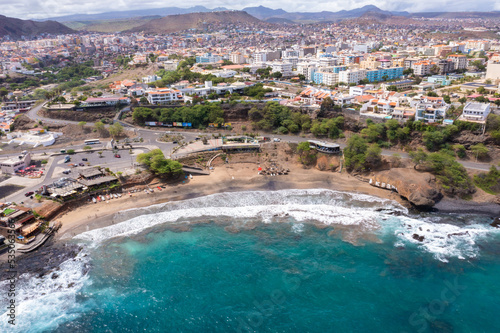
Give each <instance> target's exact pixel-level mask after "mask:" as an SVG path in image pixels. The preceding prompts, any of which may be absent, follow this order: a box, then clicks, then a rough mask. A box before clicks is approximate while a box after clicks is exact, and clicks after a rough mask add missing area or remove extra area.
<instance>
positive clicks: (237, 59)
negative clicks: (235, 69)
mask: <svg viewBox="0 0 500 333" xmlns="http://www.w3.org/2000/svg"><path fill="white" fill-rule="evenodd" d="M229 61H231V62H232V63H233V64H244V63H245V57H244V56H243V54H241V52H233V53H231V55H230V56H229Z"/></svg>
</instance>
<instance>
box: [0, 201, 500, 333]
mask: <svg viewBox="0 0 500 333" xmlns="http://www.w3.org/2000/svg"><path fill="white" fill-rule="evenodd" d="M266 195H267V194H266ZM276 195H277V196H278V198H276V197H275V196H271V197H266V196H265V195H264V197H263V196H262V195H259V194H242V195H241V196H240V197H239V198H238V200H237V201H231V202H228V201H227V200H221V199H227V197H224V196H222V197H221V196H213V197H210V198H208V197H207V198H203V199H193V200H190V201H188V202H184V203H175V204H168V205H162V206H157V207H154V208H148V211H147V212H146V211H139V212H134V213H131V214H132V215H131V216H127V218H128V217H130V218H129V219H127V220H125V221H124V222H123V223H122V224H117V225H115V226H112V227H110V228H108V229H105V230H100V231H91V232H89V233H87V234H84V235H82V237H81V238H80V240H79V241H84V242H85V244H87V245H86V246H87V248H86V250H84V251H83V252H82V254H81V255H80V256H79V257H78V258H77V260H75V261H72V262H71V263H67V265H66V266H64V267H62V268H61V269H60V270H59V275H60V276H58V277H57V278H55V279H53V278H51V277H50V276H49V277H47V279H46V280H43V281H41V280H40V279H38V280H36V279H35V278H33V277H32V278H31V279H30V280H28V281H29V283H31V286H33V285H36V283H38V284H39V285H40V287H37V288H42V289H43V288H45V289H44V290H46V292H45V293H46V294H45V295H41V292H39V293H38V294H36V293H33V294H32V295H31V296H29V295H28V296H25V299H26V301H25V304H26V307H25V311H26V316H28V314H31V315H33V314H37V317H35V318H36V319H33V318H31V320H32V321H31V322H29V324H26V325H24V326H23V327H20V328H19V329H22V331H24V332H28V331H29V332H497V331H498V329H499V328H500V316H498V315H497V312H498V302H499V300H500V288H498V277H499V276H500V259H499V256H498V255H499V254H500V243H499V242H498V241H499V240H500V237H499V233H498V232H497V230H495V229H493V228H491V227H489V226H488V225H487V224H486V222H488V221H489V219H487V218H482V217H477V216H463V217H459V216H453V215H437V214H425V215H412V214H410V213H408V212H407V211H406V210H405V209H404V208H402V207H400V206H398V205H397V204H396V203H392V202H388V201H386V200H380V199H376V198H373V197H368V196H352V195H348V194H343V193H340V192H332V191H326V192H325V191H316V192H315V191H296V192H290V191H281V193H279V194H276ZM263 203H264V204H263ZM215 206H217V207H216V209H215V210H214V211H211V210H210V208H213V207H215ZM256 207H258V208H256ZM234 209H236V210H237V211H240V213H235V212H234V211H233V210H234ZM238 209H239V210H238ZM319 210H321V211H319ZM195 211H197V212H198V213H200V214H199V216H197V217H195V215H196V214H194V212H195ZM146 213H147V214H146ZM231 214H232V215H231ZM171 215H179V216H177V218H176V219H175V222H174V221H173V220H172V219H173V218H171V217H170V216H171ZM328 220H330V221H331V223H328V222H327V221H328ZM320 222H321V223H320ZM135 224H137V225H142V226H144V228H142V229H141V228H138V229H137V232H134V233H132V234H127V235H124V234H123V233H124V232H123V231H124V230H130V229H134V228H135V227H134V226H135ZM124 225H125V226H128V228H125V229H124V228H123V226H124ZM415 232H417V233H419V234H421V235H425V240H424V242H419V241H417V240H414V239H413V238H412V235H413V233H415ZM109 233H115V234H116V235H117V236H116V237H114V238H111V239H101V238H99V235H102V234H105V235H108V234H109ZM462 233H463V234H462ZM89 239H92V241H89ZM86 264H90V265H91V268H90V270H89V271H88V273H87V272H86V270H83V271H82V266H84V265H86ZM64 272H67V275H64V274H62V273H64ZM60 279H62V280H64V281H65V282H64V283H63V285H64V286H65V288H61V287H60V286H59V287H58V285H57V282H58V281H59V280H60ZM37 281H38V282H37ZM29 283H28V282H27V285H26V287H28V285H29ZM50 283H52V284H54V285H53V286H52V285H50ZM71 283H73V284H71ZM51 288H52V289H51ZM42 289H41V290H42ZM47 289H48V290H50V291H52V292H47ZM35 306H38V307H40V308H38V309H35ZM20 319H23V317H22V315H21V318H20ZM0 327H1V326H0Z"/></svg>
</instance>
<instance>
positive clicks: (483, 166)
mask: <svg viewBox="0 0 500 333" xmlns="http://www.w3.org/2000/svg"><path fill="white" fill-rule="evenodd" d="M44 104H45V103H43V104H40V105H38V106H36V107H34V108H32V109H31V110H30V111H28V112H27V113H26V115H27V116H28V117H29V118H31V119H33V120H35V121H40V120H41V121H43V122H47V123H55V124H68V123H69V124H78V122H77V121H68V120H58V119H50V118H45V117H42V116H40V115H38V111H40V109H41V108H42V106H43V105H44ZM128 109H129V107H126V108H125V109H123V111H127V110H128ZM115 121H118V122H119V123H120V124H122V126H124V127H126V128H128V129H132V130H134V131H136V133H137V134H138V135H139V136H140V137H142V138H143V139H144V142H143V143H142V144H146V145H156V146H158V147H159V148H160V149H162V150H165V151H167V152H168V155H170V153H171V151H172V149H173V147H174V145H173V144H172V143H166V142H158V141H157V140H156V139H157V138H158V136H159V135H160V134H161V133H165V132H166V131H165V129H164V128H158V129H145V128H137V127H134V126H131V125H130V124H127V123H125V122H123V121H120V120H118V119H116V117H115ZM87 124H88V125H91V126H92V125H93V124H94V123H87ZM176 133H179V134H182V135H184V136H185V138H186V141H192V140H194V138H195V137H196V136H198V135H203V134H206V133H200V132H198V131H196V130H191V131H176ZM269 136H272V137H275V138H280V139H281V140H283V141H289V142H294V143H298V142H302V141H304V140H305V139H303V138H301V137H298V136H295V135H269ZM323 141H327V142H331V141H329V140H323ZM339 145H340V148H342V149H343V148H345V144H343V143H340V144H339ZM75 148H79V147H78V146H77V147H75ZM57 150H58V149H56V151H57ZM394 154H398V155H400V156H401V157H402V158H409V156H408V154H407V153H402V152H398V151H391V150H386V149H383V150H382V155H385V156H392V155H394ZM458 162H459V163H461V164H462V165H463V166H464V167H466V168H467V169H475V170H483V171H488V170H489V169H490V167H491V165H492V164H489V163H479V162H471V161H462V160H458Z"/></svg>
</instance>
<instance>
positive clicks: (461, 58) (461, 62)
mask: <svg viewBox="0 0 500 333" xmlns="http://www.w3.org/2000/svg"><path fill="white" fill-rule="evenodd" d="M448 59H449V60H451V61H452V62H453V69H454V70H462V69H466V68H467V57H466V56H465V55H463V54H451V55H449V56H448Z"/></svg>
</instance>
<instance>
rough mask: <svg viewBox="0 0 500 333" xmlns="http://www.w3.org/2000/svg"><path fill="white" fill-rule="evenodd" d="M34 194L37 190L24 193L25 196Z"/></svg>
mask: <svg viewBox="0 0 500 333" xmlns="http://www.w3.org/2000/svg"><path fill="white" fill-rule="evenodd" d="M33 194H35V192H33V191H29V192H26V193H24V196H25V197H29V196H31V195H33Z"/></svg>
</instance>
